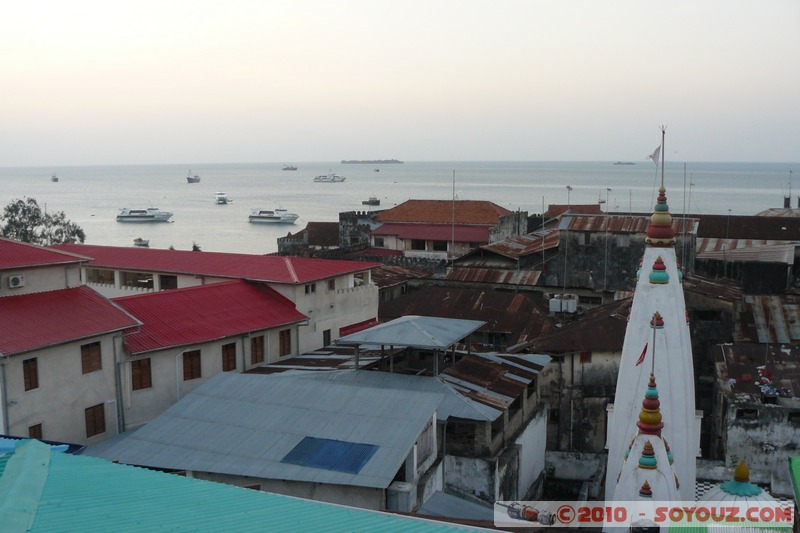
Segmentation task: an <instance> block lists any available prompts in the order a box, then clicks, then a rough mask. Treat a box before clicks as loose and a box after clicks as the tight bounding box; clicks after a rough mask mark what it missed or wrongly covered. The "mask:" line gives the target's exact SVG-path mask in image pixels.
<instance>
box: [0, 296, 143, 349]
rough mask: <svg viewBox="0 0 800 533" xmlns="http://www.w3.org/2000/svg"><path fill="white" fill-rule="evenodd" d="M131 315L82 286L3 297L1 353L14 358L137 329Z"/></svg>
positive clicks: (0, 300) (1, 301)
mask: <svg viewBox="0 0 800 533" xmlns="http://www.w3.org/2000/svg"><path fill="white" fill-rule="evenodd" d="M138 324H139V322H138V321H137V320H136V319H135V318H133V317H132V316H130V315H129V314H128V313H126V312H125V311H123V310H122V309H120V308H119V307H117V306H116V305H114V303H112V302H111V301H109V300H107V299H106V298H104V297H103V296H101V295H99V294H98V293H96V292H95V291H93V290H92V289H90V288H89V287H87V286H85V285H81V286H80V287H75V288H72V289H61V290H57V291H46V292H35V293H28V294H21V295H19V296H5V297H2V298H0V332H2V334H0V353H2V354H3V355H14V354H18V353H24V352H28V351H31V350H36V349H41V348H45V347H47V346H54V345H57V344H63V343H66V342H72V341H76V340H80V339H85V338H89V337H96V336H98V335H103V334H105V333H110V332H114V331H119V330H123V329H127V328H131V327H134V326H137V325H138Z"/></svg>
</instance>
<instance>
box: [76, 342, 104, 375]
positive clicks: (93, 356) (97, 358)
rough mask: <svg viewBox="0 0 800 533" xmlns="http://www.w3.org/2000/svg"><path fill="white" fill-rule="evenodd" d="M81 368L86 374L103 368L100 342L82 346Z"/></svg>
mask: <svg viewBox="0 0 800 533" xmlns="http://www.w3.org/2000/svg"><path fill="white" fill-rule="evenodd" d="M81 368H82V369H83V373H84V374H88V373H89V372H94V371H96V370H100V369H101V368H103V358H102V357H101V354H100V343H99V342H93V343H90V344H84V345H83V346H81Z"/></svg>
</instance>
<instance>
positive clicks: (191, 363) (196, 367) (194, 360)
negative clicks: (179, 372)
mask: <svg viewBox="0 0 800 533" xmlns="http://www.w3.org/2000/svg"><path fill="white" fill-rule="evenodd" d="M200 376H201V372H200V350H193V351H191V352H185V353H184V354H183V379H184V381H188V380H190V379H197V378H199V377H200Z"/></svg>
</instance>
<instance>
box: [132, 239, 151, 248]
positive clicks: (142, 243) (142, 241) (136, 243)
mask: <svg viewBox="0 0 800 533" xmlns="http://www.w3.org/2000/svg"><path fill="white" fill-rule="evenodd" d="M133 245H134V246H140V247H142V248H148V247H149V246H150V241H149V240H147V239H142V238H141V237H138V238H136V239H133Z"/></svg>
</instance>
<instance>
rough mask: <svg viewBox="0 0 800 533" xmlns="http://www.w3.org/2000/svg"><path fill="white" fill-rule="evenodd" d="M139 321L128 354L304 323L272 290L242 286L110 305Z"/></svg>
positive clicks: (214, 286) (124, 300) (192, 290)
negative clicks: (137, 329)
mask: <svg viewBox="0 0 800 533" xmlns="http://www.w3.org/2000/svg"><path fill="white" fill-rule="evenodd" d="M114 302H115V303H116V304H118V305H119V306H120V307H122V308H123V309H125V310H127V311H128V312H129V313H130V314H132V315H134V316H135V317H137V318H138V319H139V320H141V321H142V327H141V328H140V329H139V331H137V332H135V333H133V334H131V335H128V336H127V337H126V338H125V346H126V348H127V349H128V351H130V352H131V353H132V354H140V353H145V352H150V351H154V350H162V349H164V348H170V347H173V346H185V345H188V344H197V343H200V342H208V341H212V340H216V339H223V338H226V337H231V336H234V335H241V334H243V333H248V332H251V331H260V330H265V329H269V328H275V327H279V326H283V325H288V324H294V323H297V322H301V321H303V320H306V318H307V317H306V316H305V315H303V314H302V313H300V312H298V311H297V310H296V309H295V306H294V304H293V303H292V302H291V301H289V300H288V299H286V298H285V297H283V296H281V295H280V294H278V292H276V291H275V290H274V289H271V288H270V287H268V286H266V285H263V284H254V283H249V282H246V281H241V280H235V281H228V282H223V283H212V284H210V285H200V286H197V287H189V288H185V289H175V290H170V291H161V292H155V293H144V294H137V295H134V296H125V297H122V298H116V299H115V300H114Z"/></svg>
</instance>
